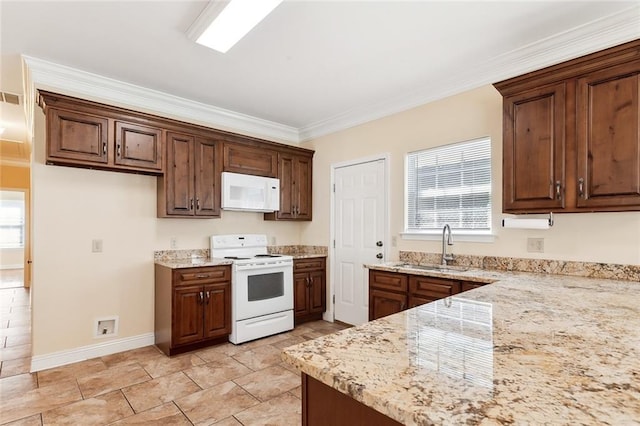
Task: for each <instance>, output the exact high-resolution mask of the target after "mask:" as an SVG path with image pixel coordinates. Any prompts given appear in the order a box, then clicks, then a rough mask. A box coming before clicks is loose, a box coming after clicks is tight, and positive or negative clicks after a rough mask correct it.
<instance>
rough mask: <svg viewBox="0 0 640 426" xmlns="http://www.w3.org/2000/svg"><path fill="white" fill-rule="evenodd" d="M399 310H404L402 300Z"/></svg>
mask: <svg viewBox="0 0 640 426" xmlns="http://www.w3.org/2000/svg"><path fill="white" fill-rule="evenodd" d="M400 310H401V311H404V302H402V303H401V304H400Z"/></svg>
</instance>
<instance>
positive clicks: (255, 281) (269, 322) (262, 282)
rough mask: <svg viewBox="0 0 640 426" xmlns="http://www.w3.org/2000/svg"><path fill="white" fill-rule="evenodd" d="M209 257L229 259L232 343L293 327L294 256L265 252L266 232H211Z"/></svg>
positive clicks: (230, 339) (230, 337) (246, 340)
mask: <svg viewBox="0 0 640 426" xmlns="http://www.w3.org/2000/svg"><path fill="white" fill-rule="evenodd" d="M210 242H211V245H210V249H211V257H213V258H225V259H232V260H233V264H232V268H231V322H232V328H231V335H230V336H229V341H230V342H231V343H234V344H239V343H243V342H248V341H249V340H254V339H258V338H260V337H265V336H270V335H272V334H276V333H281V332H283V331H287V330H292V329H293V258H292V257H291V256H286V255H273V254H268V253H267V236H266V235H261V234H245V235H240V234H232V235H212V236H211V241H210Z"/></svg>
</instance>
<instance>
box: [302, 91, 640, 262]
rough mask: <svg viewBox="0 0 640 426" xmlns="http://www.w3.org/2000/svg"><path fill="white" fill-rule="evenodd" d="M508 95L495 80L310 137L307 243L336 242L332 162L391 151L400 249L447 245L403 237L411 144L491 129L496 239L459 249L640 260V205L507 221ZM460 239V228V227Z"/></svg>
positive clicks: (393, 225) (394, 226) (393, 216)
mask: <svg viewBox="0 0 640 426" xmlns="http://www.w3.org/2000/svg"><path fill="white" fill-rule="evenodd" d="M501 105H502V100H501V97H500V95H499V94H498V92H497V91H496V90H495V89H494V88H493V87H492V86H485V87H482V88H479V89H476V90H473V91H470V92H466V93H463V94H460V95H457V96H453V97H450V98H447V99H444V100H440V101H437V102H433V103H430V104H427V105H424V106H421V107H418V108H414V109H412V110H409V111H406V112H403V113H399V114H396V115H393V116H389V117H385V118H383V119H380V120H376V121H373V122H370V123H366V124H363V125H360V126H357V127H354V128H351V129H348V130H344V131H341V132H337V133H335V134H332V135H328V136H325V137H322V138H318V139H316V140H313V141H310V142H308V143H306V144H304V146H305V147H307V148H312V149H315V150H316V155H315V157H314V176H313V177H314V193H313V201H314V213H313V215H314V216H313V217H314V220H313V222H312V223H309V224H305V225H304V226H303V230H302V235H301V238H302V243H304V244H324V245H328V244H329V235H330V215H331V209H330V203H329V202H328V201H327V200H329V197H330V181H331V165H332V164H336V163H340V162H344V161H351V160H356V159H358V158H364V157H370V156H373V155H379V154H382V153H388V154H389V155H390V159H391V161H390V163H391V164H390V174H391V176H390V182H391V187H390V191H389V192H390V200H389V201H390V234H391V236H397V237H398V244H397V247H394V248H392V253H391V258H390V260H396V259H397V258H398V251H399V250H414V251H425V252H440V250H441V248H440V242H439V241H409V240H403V239H402V238H401V237H400V235H399V234H400V233H401V232H402V231H403V227H404V223H403V222H404V207H403V203H404V193H403V191H404V189H403V188H404V183H403V176H404V157H405V155H406V153H407V152H410V151H415V150H419V149H424V148H429V147H433V146H438V145H443V144H447V143H452V142H458V141H464V140H468V139H474V138H478V137H481V136H487V135H488V136H491V139H492V150H493V158H494V160H493V199H492V202H493V208H492V212H493V227H494V233H495V235H496V239H495V241H494V242H492V243H470V242H469V243H465V242H457V243H455V245H454V246H453V253H454V254H455V253H459V254H476V255H497V256H513V257H527V258H545V259H563V260H579V261H592V262H607V263H624V264H640V213H639V212H630V213H581V214H564V215H563V214H559V215H556V217H555V226H554V227H553V228H552V229H549V230H544V231H542V230H540V231H536V230H520V229H502V228H500V227H499V224H500V219H501V218H502V217H503V215H502V213H501V206H502V201H501V198H502V183H501V175H502V107H501ZM528 237H542V238H544V246H545V252H544V253H541V254H538V253H528V252H527V251H526V240H527V238H528ZM454 239H455V235H454Z"/></svg>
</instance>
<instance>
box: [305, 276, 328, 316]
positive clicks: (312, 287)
mask: <svg viewBox="0 0 640 426" xmlns="http://www.w3.org/2000/svg"><path fill="white" fill-rule="evenodd" d="M324 278H325V273H324V270H323V271H314V272H309V312H310V313H316V312H324V311H325V310H326V288H327V286H326V283H325V282H324V281H325V280H324Z"/></svg>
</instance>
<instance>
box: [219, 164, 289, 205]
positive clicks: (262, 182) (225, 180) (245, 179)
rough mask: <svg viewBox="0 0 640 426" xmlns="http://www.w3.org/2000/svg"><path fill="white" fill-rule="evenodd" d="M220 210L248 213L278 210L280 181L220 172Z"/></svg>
mask: <svg viewBox="0 0 640 426" xmlns="http://www.w3.org/2000/svg"><path fill="white" fill-rule="evenodd" d="M222 209H223V210H237V211H250V212H274V211H277V210H280V179H276V178H269V177H264V176H253V175H243V174H240V173H230V172H222Z"/></svg>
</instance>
